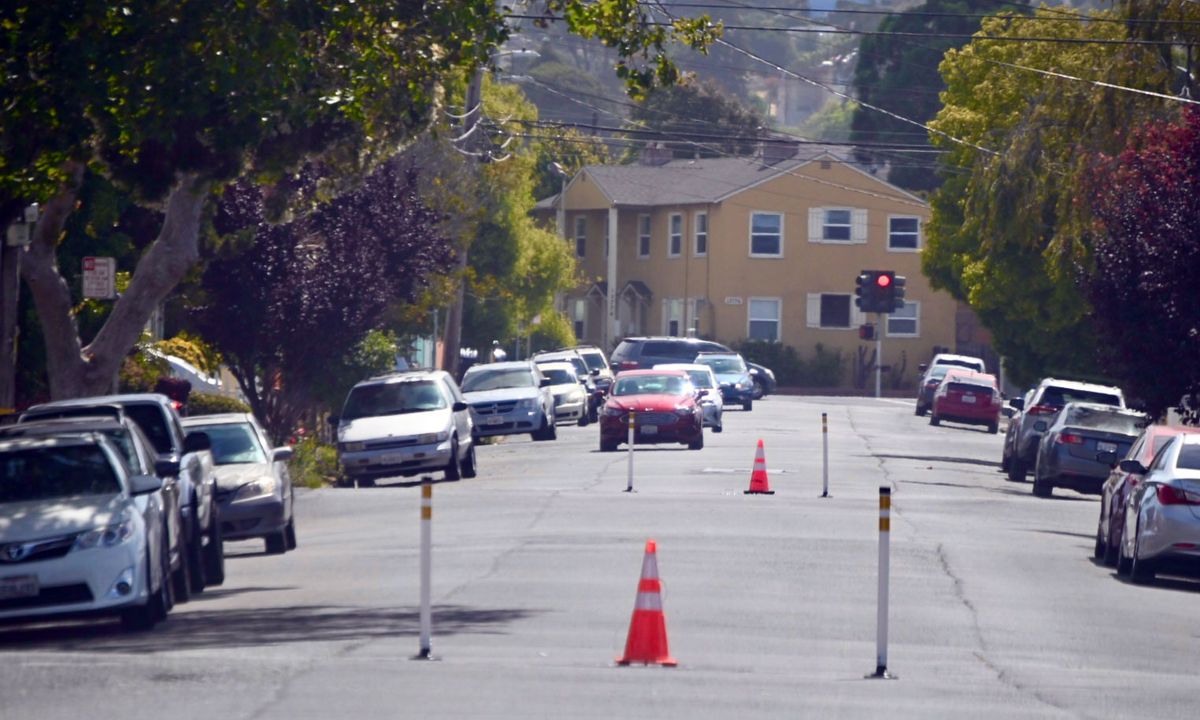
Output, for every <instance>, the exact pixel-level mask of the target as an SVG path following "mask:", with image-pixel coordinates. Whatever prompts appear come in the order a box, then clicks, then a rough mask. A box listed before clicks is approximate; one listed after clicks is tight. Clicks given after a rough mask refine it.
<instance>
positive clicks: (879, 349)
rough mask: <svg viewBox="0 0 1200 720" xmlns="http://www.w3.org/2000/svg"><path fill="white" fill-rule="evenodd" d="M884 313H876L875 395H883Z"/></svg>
mask: <svg viewBox="0 0 1200 720" xmlns="http://www.w3.org/2000/svg"><path fill="white" fill-rule="evenodd" d="M885 322H886V321H885V319H884V317H883V313H875V326H876V328H877V329H876V331H875V397H877V398H878V397H883V396H882V395H881V394H880V392H879V390H880V385H881V383H882V376H883V328H884V324H885Z"/></svg>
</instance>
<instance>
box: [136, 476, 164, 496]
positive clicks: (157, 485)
mask: <svg viewBox="0 0 1200 720" xmlns="http://www.w3.org/2000/svg"><path fill="white" fill-rule="evenodd" d="M162 486H163V481H162V478H160V477H158V476H157V475H131V476H130V477H129V494H130V495H145V494H147V493H152V492H155V491H157V490H162Z"/></svg>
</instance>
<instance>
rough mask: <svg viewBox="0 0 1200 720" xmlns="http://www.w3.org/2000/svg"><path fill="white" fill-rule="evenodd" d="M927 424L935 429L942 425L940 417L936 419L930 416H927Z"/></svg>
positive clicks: (935, 416)
mask: <svg viewBox="0 0 1200 720" xmlns="http://www.w3.org/2000/svg"><path fill="white" fill-rule="evenodd" d="M929 424H930V425H932V426H934V427H937V426H938V425H941V424H942V419H941V418H940V417H938V416H937V415H930V416H929Z"/></svg>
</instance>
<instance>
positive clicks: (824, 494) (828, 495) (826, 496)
mask: <svg viewBox="0 0 1200 720" xmlns="http://www.w3.org/2000/svg"><path fill="white" fill-rule="evenodd" d="M817 497H823V498H832V497H833V496H832V495H830V494H829V493H827V492H823V493H821V494H820V495H818V496H817Z"/></svg>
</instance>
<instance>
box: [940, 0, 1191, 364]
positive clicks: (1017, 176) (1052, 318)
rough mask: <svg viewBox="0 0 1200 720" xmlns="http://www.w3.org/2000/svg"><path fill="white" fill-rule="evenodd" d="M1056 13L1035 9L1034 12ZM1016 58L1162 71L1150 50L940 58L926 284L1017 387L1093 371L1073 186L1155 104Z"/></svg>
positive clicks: (1117, 79) (990, 30)
mask: <svg viewBox="0 0 1200 720" xmlns="http://www.w3.org/2000/svg"><path fill="white" fill-rule="evenodd" d="M1054 12H1057V11H1049V10H1039V11H1038V12H1037V14H1036V17H1037V18H1044V17H1053V15H1054ZM1106 17H1113V16H1112V15H1111V14H1109V15H1106ZM982 30H983V31H984V32H985V33H987V34H989V35H996V36H1016V37H1021V36H1034V35H1037V36H1046V35H1050V36H1054V37H1062V38H1064V39H1076V40H1089V39H1091V40H1120V39H1122V38H1124V37H1125V33H1126V31H1125V27H1124V26H1123V25H1121V24H1118V23H1091V24H1086V23H1052V22H1044V21H1042V22H1039V21H1037V20H1035V19H1027V18H993V19H988V20H985V21H984V22H983V26H982ZM1012 65H1020V66H1025V67H1033V68H1053V69H1054V70H1056V71H1058V72H1061V73H1065V74H1069V75H1073V76H1076V77H1104V78H1105V79H1106V81H1109V82H1112V83H1114V84H1118V85H1123V86H1127V87H1135V88H1144V89H1147V90H1156V91H1160V92H1161V91H1166V90H1167V88H1166V87H1164V81H1165V79H1166V76H1165V75H1164V74H1163V73H1162V72H1161V71H1160V70H1159V68H1158V65H1157V63H1156V59H1155V57H1154V55H1153V53H1152V52H1150V51H1147V50H1145V49H1144V48H1140V47H1135V46H1125V45H1119V44H1114V45H1094V44H1066V43H1063V44H1058V43H1040V42H1039V43H1017V42H990V41H988V40H986V39H982V38H979V39H976V40H974V41H973V42H972V43H971V44H970V45H967V46H966V47H964V48H962V49H961V50H950V51H949V52H947V53H946V58H945V60H944V61H943V63H942V66H941V72H942V75H943V77H944V78H945V81H946V86H947V89H946V91H945V92H944V93H943V95H942V97H943V101H944V107H943V108H942V110H941V111H940V112H939V113H938V115H937V118H936V119H935V120H933V121H931V123H930V125H931V126H932V127H934V128H935V129H936V130H937V131H939V132H941V133H945V135H940V134H931V135H930V140H931V141H932V142H933V144H934V145H935V146H937V147H941V148H943V149H946V150H947V151H948V153H947V154H946V155H945V156H944V159H943V163H944V167H945V171H946V182H945V183H944V184H943V185H942V186H941V187H940V188H939V189H938V190H937V191H936V192H935V193H934V194H933V195H932V197H931V206H932V209H933V217H932V220H931V221H930V223H929V224H928V226H927V231H928V232H927V239H928V241H927V246H926V248H925V252H924V253H923V256H922V269H923V271H924V272H925V274H926V275H927V276H929V278H930V280H931V283H932V284H933V286H934V287H935V288H938V289H944V290H947V291H949V292H950V294H951V295H953V296H954V297H956V298H958V299H960V300H964V301H966V302H968V303H969V304H970V305H971V307H972V309H974V311H975V312H976V314H978V316H979V317H980V319H981V320H982V322H983V323H984V325H985V326H987V327H988V329H989V330H990V331H991V332H992V335H993V339H994V342H995V346H996V349H997V350H998V351H999V352H1000V354H1001V355H1003V356H1004V357H1005V361H1006V368H1007V369H1008V370H1009V372H1010V375H1011V377H1012V379H1013V380H1014V381H1015V382H1017V383H1019V384H1027V383H1031V382H1033V381H1034V380H1036V379H1037V378H1038V377H1040V376H1042V375H1044V374H1048V373H1050V372H1053V373H1056V374H1059V373H1061V374H1068V375H1070V374H1079V375H1084V374H1094V372H1095V369H1096V358H1097V357H1098V355H1097V350H1096V340H1095V336H1094V332H1093V329H1092V326H1091V323H1090V319H1089V307H1088V304H1087V302H1086V300H1085V298H1084V297H1083V296H1082V295H1081V293H1080V291H1079V289H1078V287H1077V286H1076V284H1075V281H1074V278H1075V272H1076V271H1075V269H1076V268H1077V267H1087V265H1088V264H1089V263H1090V259H1089V250H1088V247H1087V245H1086V242H1085V238H1086V231H1087V228H1088V226H1089V221H1088V218H1087V215H1086V207H1085V206H1084V204H1083V203H1079V202H1078V188H1079V187H1080V185H1081V184H1082V183H1081V176H1082V174H1084V173H1086V172H1087V165H1088V162H1089V158H1090V157H1091V156H1092V154H1093V153H1095V152H1100V151H1107V150H1110V149H1111V148H1113V147H1114V145H1117V144H1118V143H1119V142H1120V140H1121V138H1122V137H1123V134H1124V132H1125V129H1126V128H1128V127H1130V126H1132V125H1133V124H1135V118H1137V117H1144V116H1145V114H1146V113H1147V112H1150V113H1153V112H1155V110H1156V108H1160V107H1161V102H1159V101H1156V100H1153V99H1150V98H1146V97H1144V96H1137V95H1134V94H1132V93H1127V92H1118V91H1115V90H1110V89H1105V88H1097V87H1095V86H1093V85H1090V84H1087V83H1080V82H1067V81H1055V80H1051V79H1048V78H1046V77H1044V76H1042V75H1039V74H1036V73H1033V72H1029V71H1026V70H1020V69H1017V68H1014V67H1011V66H1012ZM947 136H952V137H954V138H959V139H961V140H962V141H963V142H955V141H952V140H951V139H949V138H948V137H947ZM979 147H983V148H986V149H987V150H988V151H987V152H985V151H982V150H980V149H979Z"/></svg>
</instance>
